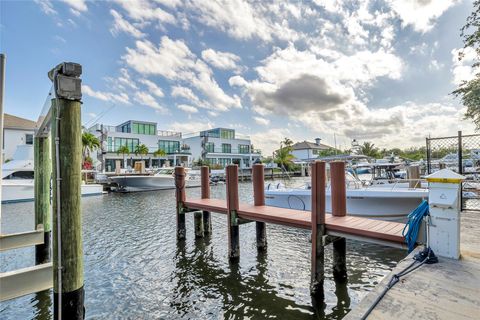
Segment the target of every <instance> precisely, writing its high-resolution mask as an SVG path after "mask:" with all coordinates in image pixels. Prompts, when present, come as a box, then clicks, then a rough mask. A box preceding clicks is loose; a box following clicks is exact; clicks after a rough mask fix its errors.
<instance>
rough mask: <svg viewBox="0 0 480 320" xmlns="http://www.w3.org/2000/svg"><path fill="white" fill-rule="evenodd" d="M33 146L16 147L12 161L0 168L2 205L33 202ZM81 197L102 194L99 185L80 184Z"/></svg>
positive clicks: (101, 187)
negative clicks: (0, 171) (0, 174)
mask: <svg viewBox="0 0 480 320" xmlns="http://www.w3.org/2000/svg"><path fill="white" fill-rule="evenodd" d="M32 159H33V146H32V145H21V146H18V147H17V149H16V150H15V154H14V155H13V160H11V161H9V162H7V163H4V164H3V166H2V203H12V202H23V201H33V199H34V167H33V160H32ZM81 190H82V196H93V195H101V194H103V186H102V185H101V184H82V186H81Z"/></svg>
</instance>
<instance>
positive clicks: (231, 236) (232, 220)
mask: <svg viewBox="0 0 480 320" xmlns="http://www.w3.org/2000/svg"><path fill="white" fill-rule="evenodd" d="M226 171H227V177H226V178H227V179H226V180H227V181H226V182H227V183H226V184H227V224H228V257H229V259H230V260H238V259H239V258H240V235H239V230H238V215H237V212H238V208H239V202H238V166H237V165H236V164H231V165H228V166H227V168H226Z"/></svg>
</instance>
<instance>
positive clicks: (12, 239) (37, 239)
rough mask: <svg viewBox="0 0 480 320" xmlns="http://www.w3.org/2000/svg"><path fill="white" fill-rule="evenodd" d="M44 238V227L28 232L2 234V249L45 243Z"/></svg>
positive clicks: (0, 243)
mask: <svg viewBox="0 0 480 320" xmlns="http://www.w3.org/2000/svg"><path fill="white" fill-rule="evenodd" d="M43 240H44V237H43V228H41V229H37V230H33V231H27V232H19V233H12V234H2V235H0V251H5V250H11V249H17V248H23V247H29V246H34V245H37V244H43Z"/></svg>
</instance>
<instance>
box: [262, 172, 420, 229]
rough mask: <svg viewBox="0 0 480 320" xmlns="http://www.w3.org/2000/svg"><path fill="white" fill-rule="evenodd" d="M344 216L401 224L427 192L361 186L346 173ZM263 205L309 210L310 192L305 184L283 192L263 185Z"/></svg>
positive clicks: (328, 196) (278, 187) (328, 202)
mask: <svg viewBox="0 0 480 320" xmlns="http://www.w3.org/2000/svg"><path fill="white" fill-rule="evenodd" d="M346 177H347V182H349V183H347V190H346V195H347V213H348V214H349V215H352V216H361V217H369V218H373V219H381V220H395V221H404V220H406V216H407V215H408V214H409V213H410V212H412V211H413V210H414V209H415V208H416V207H417V206H418V205H419V204H420V203H421V202H422V200H423V199H427V198H428V190H427V189H423V188H416V189H410V188H385V187H376V186H368V187H365V186H363V185H362V183H361V182H360V181H358V179H356V178H355V177H354V176H353V175H351V174H349V173H347V174H346ZM352 182H353V183H352ZM265 202H266V205H268V206H274V207H281V208H290V209H297V210H306V211H309V210H311V189H310V187H309V185H308V184H306V185H305V186H304V187H300V188H285V187H284V186H283V185H282V184H277V185H274V184H270V185H267V188H266V190H265ZM325 206H326V211H327V212H331V211H332V207H331V190H330V187H329V186H328V187H327V189H326V204H325Z"/></svg>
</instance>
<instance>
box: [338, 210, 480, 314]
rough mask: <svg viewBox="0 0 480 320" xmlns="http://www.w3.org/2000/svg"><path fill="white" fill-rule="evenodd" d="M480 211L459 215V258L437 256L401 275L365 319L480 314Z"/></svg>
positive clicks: (365, 302)
mask: <svg viewBox="0 0 480 320" xmlns="http://www.w3.org/2000/svg"><path fill="white" fill-rule="evenodd" d="M479 228H480V212H472V211H463V212H462V214H461V243H460V249H461V258H460V260H454V259H447V258H442V257H440V258H439V263H437V264H432V265H423V266H422V267H420V268H419V269H417V270H415V271H414V272H412V273H410V274H408V275H406V276H405V277H402V278H401V280H400V282H398V283H397V284H396V285H395V286H394V287H393V288H392V289H390V290H389V291H388V292H387V294H386V295H385V296H384V297H383V299H382V300H381V301H380V302H379V304H378V305H377V306H376V307H375V309H374V310H373V311H372V313H371V314H370V316H369V317H368V318H367V319H372V320H375V319H379V320H380V319H382V320H388V319H395V320H412V319H435V320H441V319H445V320H447V319H448V320H450V319H455V320H467V319H470V320H471V319H479V317H480V232H478V230H479ZM414 253H415V251H414V252H413V253H412V254H410V255H409V256H408V257H407V258H406V259H404V260H402V261H401V262H400V263H399V264H398V265H397V266H396V267H395V268H394V269H393V270H392V272H391V273H390V274H389V275H387V276H386V277H385V278H384V279H383V280H382V281H381V282H380V284H379V285H377V287H376V288H375V289H374V290H373V291H372V292H370V293H369V294H368V295H367V296H366V297H365V298H364V299H362V301H361V302H360V304H359V305H357V306H356V307H355V308H354V309H353V310H352V311H350V313H348V314H347V316H346V317H345V318H344V320H354V319H355V320H357V319H360V318H361V317H362V315H363V314H364V312H365V311H366V310H367V309H368V308H369V307H370V305H371V304H372V302H373V301H374V300H375V298H376V297H377V296H378V295H379V293H380V292H381V291H382V290H383V288H385V286H386V285H387V283H388V282H389V281H390V279H391V277H392V275H393V274H395V273H398V272H399V271H401V270H402V269H403V268H405V267H406V266H407V265H408V264H410V263H411V261H412V260H411V258H412V257H413V254H414Z"/></svg>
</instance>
